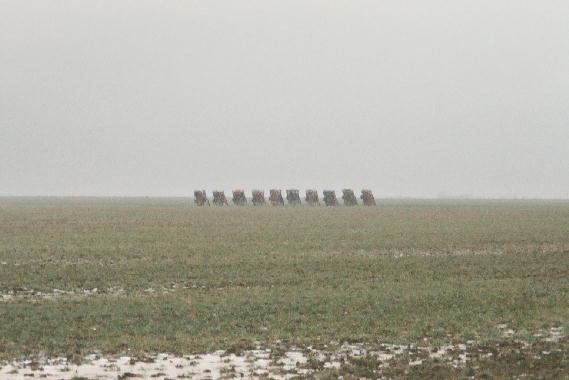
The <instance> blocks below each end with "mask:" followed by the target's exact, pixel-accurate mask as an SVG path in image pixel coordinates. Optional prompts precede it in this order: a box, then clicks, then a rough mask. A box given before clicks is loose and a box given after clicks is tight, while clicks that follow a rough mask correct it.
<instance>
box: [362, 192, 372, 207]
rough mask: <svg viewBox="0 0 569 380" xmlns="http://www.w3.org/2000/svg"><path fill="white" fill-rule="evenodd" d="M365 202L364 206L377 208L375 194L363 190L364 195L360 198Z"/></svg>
mask: <svg viewBox="0 0 569 380" xmlns="http://www.w3.org/2000/svg"><path fill="white" fill-rule="evenodd" d="M360 198H361V199H362V201H363V202H364V206H375V198H374V197H373V193H372V192H371V190H369V189H364V190H362V195H361V197H360Z"/></svg>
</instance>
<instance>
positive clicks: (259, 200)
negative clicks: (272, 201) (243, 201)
mask: <svg viewBox="0 0 569 380" xmlns="http://www.w3.org/2000/svg"><path fill="white" fill-rule="evenodd" d="M252 195H253V197H252V199H251V200H252V202H253V206H264V205H265V192H264V191H263V190H253V191H252Z"/></svg>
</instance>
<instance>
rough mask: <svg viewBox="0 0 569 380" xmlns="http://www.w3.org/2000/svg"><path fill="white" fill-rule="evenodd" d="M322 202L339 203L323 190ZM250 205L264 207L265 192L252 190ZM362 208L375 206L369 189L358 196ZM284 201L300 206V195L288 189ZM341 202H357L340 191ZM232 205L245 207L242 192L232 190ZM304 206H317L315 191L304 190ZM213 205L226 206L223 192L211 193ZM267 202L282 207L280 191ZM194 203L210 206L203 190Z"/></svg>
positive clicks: (271, 193) (351, 192)
mask: <svg viewBox="0 0 569 380" xmlns="http://www.w3.org/2000/svg"><path fill="white" fill-rule="evenodd" d="M322 193H323V197H322V198H323V200H324V204H325V205H326V206H338V204H339V202H338V199H337V198H336V192H335V191H334V190H324V191H323V192H322ZM252 195H253V196H252V198H251V199H252V203H253V205H254V206H264V205H265V204H266V203H267V202H266V201H265V192H264V191H263V190H253V191H252ZM360 198H361V199H362V202H363V205H364V206H375V205H376V204H375V198H374V197H373V193H372V191H371V190H369V189H363V190H362V195H361V196H360ZM286 200H287V202H288V204H289V205H291V206H297V205H301V204H302V201H301V200H300V194H299V191H298V190H297V189H289V190H287V191H286ZM342 200H343V201H344V205H345V206H357V205H358V200H357V198H356V195H355V193H354V190H352V189H343V190H342ZM232 201H233V204H235V205H236V206H245V205H246V204H247V198H246V197H245V191H244V190H233V198H232ZM305 201H306V204H308V205H310V206H319V205H320V200H319V198H318V191H317V190H306V197H305ZM212 202H213V205H214V206H228V205H229V204H228V203H227V199H226V198H225V192H224V191H223V190H216V191H214V192H213V201H212ZM269 202H271V205H273V206H284V204H285V202H284V199H283V195H282V191H281V190H279V189H271V190H270V191H269ZM194 203H195V204H196V205H197V206H200V207H203V206H205V205H208V206H209V205H210V203H209V199H207V194H206V191H205V190H195V191H194Z"/></svg>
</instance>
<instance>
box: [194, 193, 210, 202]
mask: <svg viewBox="0 0 569 380" xmlns="http://www.w3.org/2000/svg"><path fill="white" fill-rule="evenodd" d="M194 203H195V204H196V205H198V206H205V205H206V204H207V205H208V206H209V200H208V199H207V195H206V194H205V190H196V191H194Z"/></svg>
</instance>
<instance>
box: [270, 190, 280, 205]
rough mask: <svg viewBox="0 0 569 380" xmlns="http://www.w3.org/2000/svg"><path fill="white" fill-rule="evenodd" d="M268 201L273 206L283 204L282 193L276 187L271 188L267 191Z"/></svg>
mask: <svg viewBox="0 0 569 380" xmlns="http://www.w3.org/2000/svg"><path fill="white" fill-rule="evenodd" d="M269 201H270V202H271V204H272V205H273V206H284V199H283V194H282V192H281V191H280V190H278V189H271V191H270V193H269Z"/></svg>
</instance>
